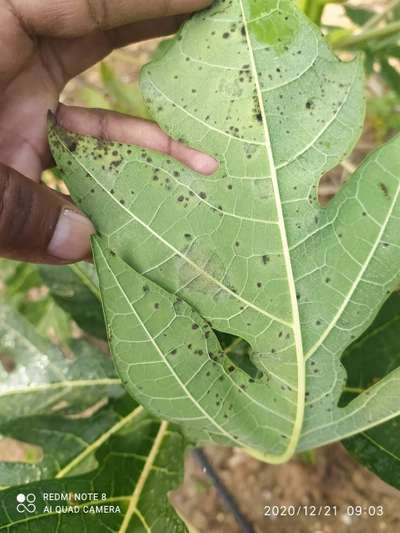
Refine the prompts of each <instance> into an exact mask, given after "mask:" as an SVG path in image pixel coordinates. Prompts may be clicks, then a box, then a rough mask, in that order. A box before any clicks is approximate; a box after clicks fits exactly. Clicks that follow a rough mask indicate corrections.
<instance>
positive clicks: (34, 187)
mask: <svg viewBox="0 0 400 533" xmlns="http://www.w3.org/2000/svg"><path fill="white" fill-rule="evenodd" d="M0 198H1V203H0V256H3V257H8V258H11V259H17V260H19V261H30V262H32V263H48V264H65V263H72V262H75V261H79V260H81V259H84V258H87V257H88V256H89V254H90V243H89V241H90V235H91V234H92V233H94V228H93V225H92V223H91V222H90V221H89V220H88V219H87V218H86V217H84V216H83V215H82V213H80V212H79V211H78V210H77V209H76V207H75V206H74V205H73V204H71V203H70V202H68V201H67V200H66V199H65V198H64V197H62V196H60V195H58V194H57V193H55V192H54V191H52V190H51V189H48V188H47V187H45V186H44V185H40V184H38V183H35V182H33V181H32V180H30V179H28V178H26V177H24V176H22V175H21V174H19V173H18V172H16V171H15V170H12V169H10V168H9V167H6V166H4V165H2V164H0Z"/></svg>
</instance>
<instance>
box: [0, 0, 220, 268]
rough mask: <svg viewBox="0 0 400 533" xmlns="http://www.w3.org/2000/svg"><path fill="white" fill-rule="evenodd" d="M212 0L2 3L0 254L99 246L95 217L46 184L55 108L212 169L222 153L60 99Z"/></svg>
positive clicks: (104, 132)
mask: <svg viewBox="0 0 400 533" xmlns="http://www.w3.org/2000/svg"><path fill="white" fill-rule="evenodd" d="M210 3H211V0H31V1H29V2H27V1H26V0H5V1H4V2H2V3H1V5H0V44H1V48H2V52H1V54H0V98H1V100H0V101H1V106H0V255H1V256H3V257H9V258H12V259H18V260H23V261H31V262H37V263H49V264H63V263H69V262H74V261H78V260H80V259H82V258H87V257H89V255H90V244H89V237H90V235H91V234H92V233H93V232H94V228H93V226H92V224H91V222H90V221H89V220H88V219H87V218H86V217H84V216H83V215H82V214H81V213H80V212H79V210H78V209H77V208H76V207H75V206H74V205H73V204H72V203H71V202H70V201H69V199H68V198H65V197H63V196H62V195H60V194H58V193H55V192H54V191H52V190H51V189H49V188H47V187H45V186H44V185H43V184H40V183H39V182H40V176H41V173H42V171H43V170H45V169H46V168H48V167H49V166H50V165H51V155H50V152H49V146H48V142H47V112H48V110H49V109H50V110H52V111H53V112H55V113H56V116H57V120H58V122H59V123H61V124H62V125H63V126H64V127H66V128H67V129H71V130H74V131H77V132H79V133H82V134H89V135H94V136H96V137H102V138H105V139H110V140H111V139H112V140H114V141H117V142H124V143H128V144H129V143H130V144H139V145H141V146H144V147H145V148H151V149H154V150H159V151H162V152H165V153H168V154H170V155H171V156H173V157H175V158H176V159H178V160H180V161H181V162H183V163H184V164H186V165H188V166H189V167H191V168H193V169H194V170H196V171H198V172H201V173H204V174H211V173H212V172H214V171H215V169H216V167H217V163H216V161H215V160H214V159H213V158H211V157H210V156H208V155H205V154H201V153H199V152H197V151H196V150H192V149H190V148H188V147H186V146H184V145H182V144H180V143H178V142H175V141H173V140H171V139H170V138H168V137H167V135H166V134H165V133H163V132H162V131H161V130H160V129H159V128H158V126H156V125H155V124H153V123H151V122H147V121H144V120H140V119H137V118H132V117H127V116H124V115H121V114H118V113H111V112H106V111H102V110H89V109H83V108H77V107H66V106H63V105H61V104H59V103H58V99H59V95H60V93H61V91H62V90H63V88H64V86H65V85H66V83H67V82H68V81H69V80H70V79H71V78H73V77H74V76H76V75H78V74H79V73H80V72H82V71H83V70H85V69H87V68H88V67H90V66H91V65H93V64H95V63H96V62H98V61H100V60H101V59H102V58H103V57H105V56H106V55H107V54H109V53H110V52H111V51H112V50H113V49H114V48H118V47H121V46H125V45H127V44H129V43H132V42H135V41H140V40H143V39H148V38H151V37H156V36H162V35H169V34H171V33H174V32H175V31H176V29H177V28H178V26H179V24H180V23H181V22H182V20H183V19H182V14H187V13H190V12H191V11H193V10H197V9H201V8H203V7H206V6H207V5H209V4H210Z"/></svg>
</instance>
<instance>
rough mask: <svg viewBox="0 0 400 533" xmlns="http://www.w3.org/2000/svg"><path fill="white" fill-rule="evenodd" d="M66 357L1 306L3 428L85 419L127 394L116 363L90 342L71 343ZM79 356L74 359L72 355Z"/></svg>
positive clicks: (0, 411)
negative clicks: (30, 421)
mask: <svg viewBox="0 0 400 533" xmlns="http://www.w3.org/2000/svg"><path fill="white" fill-rule="evenodd" d="M70 350H71V352H70V353H69V354H67V355H69V357H66V356H65V354H64V353H62V352H61V351H60V350H59V349H58V348H57V347H56V346H54V345H52V344H50V343H49V342H48V341H47V340H46V339H44V338H43V337H41V336H40V335H38V334H37V333H36V331H35V330H34V328H33V326H32V325H31V324H30V323H29V322H28V321H27V320H26V319H24V318H23V317H22V316H21V315H19V314H18V313H16V312H15V311H13V310H12V309H11V308H9V307H7V306H5V305H1V306H0V352H1V353H2V354H3V355H6V356H7V357H8V358H9V359H10V362H11V369H10V371H9V372H7V371H6V370H5V369H3V367H2V366H0V423H3V422H5V421H7V420H13V419H16V418H18V417H21V416H29V415H38V414H49V413H51V412H52V411H54V410H57V412H71V413H73V412H75V413H79V412H81V411H83V410H84V409H85V408H86V407H89V406H91V405H93V404H94V403H96V402H97V401H99V400H101V399H102V398H104V397H107V396H109V395H110V394H111V395H114V394H120V393H121V387H120V384H119V383H120V381H119V379H118V378H117V376H116V375H115V372H114V369H113V366H112V363H111V361H110V360H109V358H108V357H107V356H105V355H104V354H103V353H101V352H100V351H98V350H97V349H95V348H94V347H92V346H90V345H88V344H87V343H85V342H84V341H77V340H76V341H71V343H70ZM72 354H74V357H71V355H72Z"/></svg>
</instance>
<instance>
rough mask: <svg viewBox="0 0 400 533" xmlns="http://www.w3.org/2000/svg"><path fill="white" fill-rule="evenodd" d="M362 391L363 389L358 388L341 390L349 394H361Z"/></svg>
mask: <svg viewBox="0 0 400 533" xmlns="http://www.w3.org/2000/svg"><path fill="white" fill-rule="evenodd" d="M364 391H365V389H361V388H360V387H345V388H344V389H343V392H350V393H351V394H361V393H362V392H364Z"/></svg>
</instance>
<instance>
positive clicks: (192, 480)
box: [172, 445, 400, 533]
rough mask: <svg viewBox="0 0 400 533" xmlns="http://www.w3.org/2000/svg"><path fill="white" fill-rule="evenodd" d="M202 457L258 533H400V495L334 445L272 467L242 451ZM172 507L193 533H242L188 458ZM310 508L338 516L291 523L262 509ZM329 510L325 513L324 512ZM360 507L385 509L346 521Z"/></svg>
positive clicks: (220, 450)
mask: <svg viewBox="0 0 400 533" xmlns="http://www.w3.org/2000/svg"><path fill="white" fill-rule="evenodd" d="M206 451H207V455H208V458H209V459H210V461H211V463H212V464H213V466H214V467H215V469H216V471H217V472H218V474H219V476H220V477H221V479H222V480H223V481H224V483H225V484H226V486H227V488H228V489H229V490H230V492H231V493H232V494H233V495H234V497H235V498H236V500H237V502H238V505H239V508H240V510H241V511H242V512H243V513H244V515H245V516H246V517H247V519H248V520H249V522H250V523H251V524H252V526H253V527H254V530H255V532H257V533H261V532H262V533H269V532H273V533H308V532H313V533H348V532H350V531H351V532H352V533H375V532H376V533H378V532H387V533H395V532H397V531H400V508H399V505H398V501H399V493H398V491H397V490H396V489H394V488H392V487H390V486H389V485H386V484H385V483H384V482H383V481H381V480H380V479H378V478H377V477H376V476H374V475H373V474H371V473H370V472H368V471H367V470H366V469H364V468H363V467H361V466H359V465H358V464H356V463H355V462H353V460H352V459H351V458H350V457H349V456H348V454H347V453H346V451H345V450H344V448H343V447H342V446H340V445H333V446H328V447H325V448H323V449H320V450H317V451H316V452H315V453H314V458H312V462H311V458H308V459H307V458H296V459H294V460H292V461H291V462H289V463H287V464H285V465H280V466H272V465H267V464H264V463H260V462H259V461H256V460H255V459H252V458H250V457H249V456H248V455H246V454H245V453H243V452H242V451H240V450H231V449H226V448H217V447H209V448H207V449H206ZM172 501H173V503H174V505H175V507H176V508H177V510H178V511H179V513H180V514H181V515H182V516H183V517H184V518H185V519H186V520H187V521H188V522H189V524H191V525H192V526H193V527H194V529H195V530H197V531H198V532H199V533H203V532H204V533H206V532H207V533H240V532H241V529H240V528H239V527H238V526H237V524H236V523H235V520H234V518H233V516H232V514H231V513H230V512H229V511H227V509H226V508H225V507H224V504H223V502H222V500H221V498H220V497H219V495H218V493H217V491H216V490H215V488H214V487H213V486H212V485H211V483H210V481H209V479H208V477H207V475H206V474H205V473H204V472H202V470H201V468H200V467H199V465H198V463H197V462H196V461H195V460H194V458H193V457H191V456H189V457H188V458H187V462H186V474H185V481H184V484H183V486H182V488H180V489H179V490H178V491H177V492H176V493H175V494H173V495H172ZM272 505H278V506H284V507H286V508H288V506H290V505H292V506H295V507H296V510H297V507H298V506H301V505H303V506H308V510H309V512H310V513H311V512H312V506H315V507H316V509H317V510H316V513H318V510H319V508H320V507H322V508H323V512H324V513H325V512H329V510H330V512H331V515H333V514H335V513H334V507H335V508H336V509H337V512H336V516H322V517H318V516H308V517H307V516H304V514H302V515H301V516H299V517H295V518H290V517H284V516H280V517H278V518H275V519H273V518H266V517H264V508H265V506H272ZM326 506H329V507H326ZM349 506H350V507H351V506H352V507H355V506H362V507H363V508H365V509H366V510H368V508H369V510H370V512H371V513H373V512H374V510H377V508H378V506H383V512H384V515H383V517H370V516H368V513H365V514H363V516H361V517H355V518H351V517H349V516H348V515H347V513H346V511H347V508H348V507H349Z"/></svg>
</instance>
